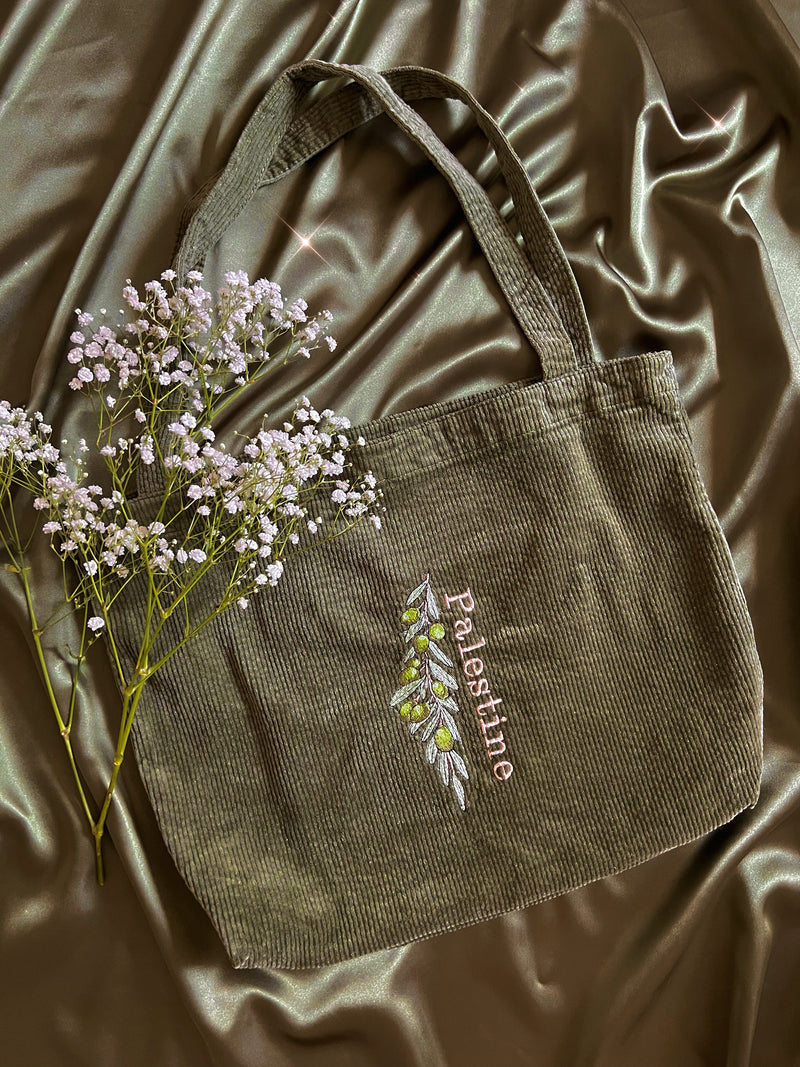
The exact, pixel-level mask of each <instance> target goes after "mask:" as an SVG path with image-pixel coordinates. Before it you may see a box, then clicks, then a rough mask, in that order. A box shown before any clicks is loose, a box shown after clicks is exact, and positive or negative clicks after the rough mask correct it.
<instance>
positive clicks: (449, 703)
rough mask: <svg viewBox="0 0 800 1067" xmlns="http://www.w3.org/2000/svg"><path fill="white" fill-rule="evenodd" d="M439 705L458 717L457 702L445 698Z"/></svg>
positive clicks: (450, 698)
mask: <svg viewBox="0 0 800 1067" xmlns="http://www.w3.org/2000/svg"><path fill="white" fill-rule="evenodd" d="M439 703H440V704H441V705H442V707H445V708H447V709H448V711H452V712H454V713H455V714H456V715H458V704H456V702H455V700H453V698H452V697H444V698H443V699H442V700H440V701H439Z"/></svg>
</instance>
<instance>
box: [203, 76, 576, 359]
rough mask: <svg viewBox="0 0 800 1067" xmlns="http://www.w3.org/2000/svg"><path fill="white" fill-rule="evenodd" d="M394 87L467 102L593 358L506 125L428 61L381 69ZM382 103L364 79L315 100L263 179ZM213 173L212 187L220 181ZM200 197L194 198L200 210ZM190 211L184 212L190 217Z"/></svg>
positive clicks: (547, 279)
mask: <svg viewBox="0 0 800 1067" xmlns="http://www.w3.org/2000/svg"><path fill="white" fill-rule="evenodd" d="M381 74H382V77H383V78H384V79H385V80H386V81H387V82H388V83H389V85H390V86H391V87H392V89H393V90H394V91H395V93H397V95H398V96H400V97H401V98H402V99H403V100H405V101H406V102H408V101H411V100H422V99H431V98H435V99H447V100H459V101H461V102H462V103H464V104H466V105H467V107H468V108H469V109H470V110H471V111H472V113H473V114H474V115H475V118H476V120H477V123H478V126H479V127H480V129H481V131H482V132H483V133H484V135H485V136H486V138H487V140H488V141H489V143H490V144H491V146H492V148H493V149H494V152H495V155H496V156H497V159H498V162H499V164H500V172H501V174H502V175H503V178H504V180H505V183H506V185H507V187H508V190H509V192H510V193H511V199H512V203H513V204H514V209H515V215H516V221H517V224H518V226H519V228H520V231H521V233H522V237H523V241H524V248H525V251H526V253H527V256H528V258H529V259H530V260H531V263H532V264H533V268H534V270H535V271H536V273H537V274H538V276H539V278H540V280H541V282H542V284H543V285H544V286H545V288H546V289H547V290H548V292H549V294H550V297H551V299H552V301H553V303H554V305H555V307H556V310H557V312H558V313H559V315H560V316H561V320H562V322H563V323H564V325H565V327H566V329H567V332H568V333H569V334H570V338H571V340H572V344H573V347H574V348H575V350H576V354H577V356H578V360H579V362H580V363H581V364H582V365H585V366H588V365H591V364H592V363H593V362H594V356H593V349H592V340H591V332H590V329H589V323H588V321H587V318H586V311H585V309H584V306H583V300H582V298H581V295H580V290H579V289H578V285H577V282H576V281H575V276H574V274H573V273H572V269H571V267H570V266H569V262H568V260H567V257H566V255H565V254H564V250H563V248H562V247H561V244H560V242H559V240H558V237H557V236H556V233H555V231H554V229H553V227H552V225H551V223H550V220H549V219H548V217H547V214H546V213H545V211H544V209H543V207H542V205H541V203H540V202H539V199H538V197H537V195H536V193H535V191H534V189H533V187H532V185H531V182H530V180H529V178H528V174H527V171H526V170H525V166H524V164H523V162H522V160H521V159H520V157H519V156H518V155H517V153H516V152H515V151H514V149H513V148H512V146H511V144H510V143H509V141H508V138H507V137H506V135H505V133H504V132H503V130H502V129H501V128H500V126H499V125H498V124H497V122H496V121H495V120H494V118H492V116H491V115H490V114H489V112H488V111H486V110H485V109H484V108H483V107H482V106H481V105H480V104H479V103H478V101H477V100H476V99H475V98H474V97H473V96H472V95H471V94H470V93H469V92H468V91H467V90H466V89H465V88H464V86H463V85H460V84H459V83H458V82H456V81H453V79H452V78H449V77H447V75H445V74H441V73H440V72H439V71H436V70H429V69H428V68H426V67H410V66H409V67H395V68H393V69H392V70H385V71H382V72H381ZM381 110H382V107H381V104H380V102H379V101H378V100H377V99H376V98H375V97H371V96H369V95H368V94H367V92H366V91H365V89H364V87H363V86H362V85H360V84H359V83H358V82H351V83H350V84H349V85H345V86H343V87H342V88H341V89H338V90H337V91H336V92H335V93H332V94H329V95H328V96H326V97H324V98H323V99H321V100H318V101H316V102H315V103H313V104H311V105H310V106H309V107H308V108H306V110H305V111H303V112H302V114H300V115H299V116H298V117H297V118H296V119H295V121H294V122H293V123H292V125H291V126H290V128H289V129H288V131H287V133H286V136H285V137H284V138H283V141H282V142H281V144H280V145H279V146H278V149H277V150H276V152H275V157H274V159H273V161H272V163H271V164H270V166H269V168H268V170H267V172H266V173H265V174H264V176H263V178H262V180H261V183H260V184H261V185H270V184H271V183H272V182H275V181H277V180H278V179H279V178H282V177H283V176H284V175H286V174H288V173H289V172H290V171H293V170H296V169H297V168H298V167H300V166H302V165H303V164H304V163H306V162H307V161H308V160H309V159H310V158H311V157H312V156H314V155H316V154H317V153H318V152H321V151H323V150H324V149H325V148H328V147H329V146H330V145H332V144H333V143H334V142H335V141H337V140H339V138H340V137H343V136H344V135H345V134H347V133H350V132H351V131H352V130H354V129H356V128H357V127H358V126H361V125H363V124H364V123H366V122H369V120H370V119H372V118H374V117H375V116H376V115H378V114H380V112H381ZM218 177H219V175H218V174H217V175H215V176H214V178H213V179H211V182H210V183H209V185H208V186H207V187H205V188H204V190H203V195H207V192H208V188H210V186H211V185H213V183H214V182H215V181H216V180H217V178H218ZM196 206H197V204H195V205H194V207H195V209H196ZM189 217H190V215H189V214H187V216H186V223H188V220H189Z"/></svg>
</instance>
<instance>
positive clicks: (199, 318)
mask: <svg viewBox="0 0 800 1067" xmlns="http://www.w3.org/2000/svg"><path fill="white" fill-rule="evenodd" d="M165 283H166V284H165ZM174 283H175V272H174V271H172V270H168V271H164V273H163V274H162V275H161V278H160V280H157V281H150V282H147V283H146V284H145V286H144V296H141V295H140V294H139V292H138V290H137V289H136V288H134V286H133V285H131V284H130V282H128V284H127V285H126V286H125V288H124V289H123V298H124V300H125V303H126V304H127V306H128V310H129V313H131V312H132V313H133V315H134V316H135V317H134V318H132V319H130V321H124V322H121V323H120V324H119V325H118V326H117V327H116V328H112V327H111V326H109V325H107V324H103V325H100V326H99V327H97V328H96V329H94V331H93V332H90V331H91V328H92V327H93V324H94V317H93V316H92V315H90V314H89V313H88V312H83V311H78V325H79V327H80V329H78V330H76V331H75V332H74V333H73V334H72V335H71V336H70V340H71V342H72V344H73V346H74V347H73V348H71V349H70V351H69V354H68V355H67V359H68V360H69V362H70V363H71V364H73V366H74V367H75V368H76V370H75V376H74V377H73V378H72V379H71V380H70V383H69V384H70V388H72V389H75V390H87V391H95V392H99V393H102V395H103V402H104V403H105V405H106V407H107V408H109V409H114V408H116V407H117V405H118V403H119V402H120V400H121V399H123V398H124V394H125V393H126V391H129V390H130V386H131V384H132V383H133V384H135V385H136V386H137V388H136V389H135V390H133V391H134V392H136V391H142V392H144V393H147V387H148V386H153V387H157V388H158V390H159V391H160V393H161V394H162V396H163V394H164V393H165V391H166V393H167V394H169V392H170V391H173V390H176V389H179V388H180V389H183V390H185V391H186V392H187V394H188V396H189V400H190V405H191V408H192V410H193V411H195V412H196V413H203V412H207V411H208V410H209V407H210V406H211V405H212V404H213V403H214V401H215V399H216V398H217V397H219V396H220V394H221V393H223V392H224V391H225V390H226V388H229V386H230V384H231V381H232V382H233V384H234V385H235V386H237V387H239V388H243V387H244V386H246V385H247V384H248V383H249V382H251V381H252V380H253V378H254V377H256V376H260V375H261V373H263V371H264V368H265V365H266V364H267V363H269V362H270V361H271V360H274V359H276V358H277V362H278V363H280V364H284V363H286V362H288V361H289V360H290V359H297V358H308V357H309V356H310V355H311V351H312V349H313V348H314V347H315V346H316V345H317V344H318V343H321V342H323V341H324V342H325V343H326V344H327V347H328V348H329V350H330V351H333V350H334V349H335V347H336V342H335V341H334V339H333V338H332V337H330V335H329V334H328V333H327V324H328V323H329V322H330V320H331V318H332V316H331V314H330V312H329V311H322V312H320V314H319V316H317V317H315V318H312V319H309V318H308V316H307V315H306V312H307V310H308V304H307V303H306V301H305V300H302V299H300V300H296V301H294V303H292V304H290V305H289V306H288V307H285V306H284V298H283V296H282V294H281V289H280V286H279V285H278V284H277V283H276V282H270V281H267V279H266V278H260V279H258V280H257V281H255V282H253V283H252V284H250V281H249V279H248V276H247V274H246V273H245V272H244V271H229V272H228V273H227V274H226V275H225V286H224V288H222V289H221V290H220V292H219V296H218V300H217V301H216V303H215V301H214V298H213V296H212V294H211V293H210V292H209V291H208V290H207V289H205V288H203V286H202V284H201V283H202V274H201V273H200V272H199V271H190V272H189V273H188V275H187V278H186V284H185V285H178V286H175V284H174ZM120 314H121V315H123V316H124V315H125V311H124V310H123V311H121V312H120ZM287 337H288V338H289V344H288V346H287V347H286V348H285V350H284V351H283V352H282V353H281V355H280V356H279V357H273V356H271V354H270V351H269V349H270V347H272V346H273V345H274V343H275V342H276V341H278V340H281V339H285V338H287ZM137 379H140V381H138V382H137ZM139 411H140V412H141V411H142V409H141V408H140V409H139Z"/></svg>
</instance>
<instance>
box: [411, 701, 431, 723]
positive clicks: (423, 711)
mask: <svg viewBox="0 0 800 1067" xmlns="http://www.w3.org/2000/svg"><path fill="white" fill-rule="evenodd" d="M429 710H430V709H429V707H428V705H427V704H415V705H414V707H413V708H412V709H411V721H412V722H422V720H423V719H427V717H428V712H429Z"/></svg>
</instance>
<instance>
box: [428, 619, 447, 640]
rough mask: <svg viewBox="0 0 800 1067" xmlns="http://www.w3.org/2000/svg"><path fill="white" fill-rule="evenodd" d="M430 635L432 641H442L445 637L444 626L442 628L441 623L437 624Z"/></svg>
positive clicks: (431, 629) (430, 631) (432, 627)
mask: <svg viewBox="0 0 800 1067" xmlns="http://www.w3.org/2000/svg"><path fill="white" fill-rule="evenodd" d="M428 634H429V636H430V638H431V640H432V641H441V639H442V638H443V637H444V626H442V624H441V623H440V622H435V623H434V624H433V626H431V628H430V630H429V631H428Z"/></svg>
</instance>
